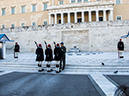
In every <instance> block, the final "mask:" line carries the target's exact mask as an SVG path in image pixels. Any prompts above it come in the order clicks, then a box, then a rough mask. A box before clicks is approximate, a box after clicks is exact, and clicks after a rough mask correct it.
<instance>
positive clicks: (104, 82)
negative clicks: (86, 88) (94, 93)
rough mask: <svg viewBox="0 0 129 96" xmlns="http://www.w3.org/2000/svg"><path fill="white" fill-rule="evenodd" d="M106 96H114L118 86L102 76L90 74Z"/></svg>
mask: <svg viewBox="0 0 129 96" xmlns="http://www.w3.org/2000/svg"><path fill="white" fill-rule="evenodd" d="M90 75H91V77H92V78H93V79H94V80H95V82H96V83H97V84H98V85H99V87H100V88H101V89H102V90H103V92H104V93H105V94H106V96H114V92H115V90H116V86H115V85H114V84H112V83H111V82H110V81H109V80H108V79H106V78H105V77H104V76H103V75H102V74H90Z"/></svg>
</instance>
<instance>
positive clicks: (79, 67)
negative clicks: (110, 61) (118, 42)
mask: <svg viewBox="0 0 129 96" xmlns="http://www.w3.org/2000/svg"><path fill="white" fill-rule="evenodd" d="M43 68H46V64H43ZM51 68H53V69H54V68H55V64H52V65H51ZM0 69H13V70H37V69H38V68H37V64H11V63H10V64H0ZM115 70H119V71H124V72H125V71H126V72H127V71H129V65H127V64H125V65H105V66H102V65H95V64H94V65H73V64H67V65H66V68H65V71H68V72H87V71H89V72H91V71H92V72H94V71H95V72H96V71H97V72H101V71H102V72H103V71H104V72H106V71H115Z"/></svg>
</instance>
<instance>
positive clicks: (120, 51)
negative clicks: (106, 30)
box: [117, 39, 124, 58]
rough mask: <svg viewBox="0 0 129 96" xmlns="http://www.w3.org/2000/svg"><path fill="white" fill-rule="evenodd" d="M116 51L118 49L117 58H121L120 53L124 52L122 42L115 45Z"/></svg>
mask: <svg viewBox="0 0 129 96" xmlns="http://www.w3.org/2000/svg"><path fill="white" fill-rule="evenodd" d="M117 49H118V57H119V58H123V56H122V52H123V51H124V43H123V42H122V39H120V41H119V42H118V44H117Z"/></svg>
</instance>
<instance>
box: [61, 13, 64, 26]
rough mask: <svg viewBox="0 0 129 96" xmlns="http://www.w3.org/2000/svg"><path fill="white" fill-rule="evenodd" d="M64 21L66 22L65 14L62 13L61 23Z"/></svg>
mask: <svg viewBox="0 0 129 96" xmlns="http://www.w3.org/2000/svg"><path fill="white" fill-rule="evenodd" d="M63 23H64V14H63V13H61V24H63Z"/></svg>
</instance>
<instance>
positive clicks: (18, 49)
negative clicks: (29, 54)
mask: <svg viewBox="0 0 129 96" xmlns="http://www.w3.org/2000/svg"><path fill="white" fill-rule="evenodd" d="M19 51H20V46H19V45H18V43H17V42H16V43H15V48H14V58H18V52H19Z"/></svg>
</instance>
